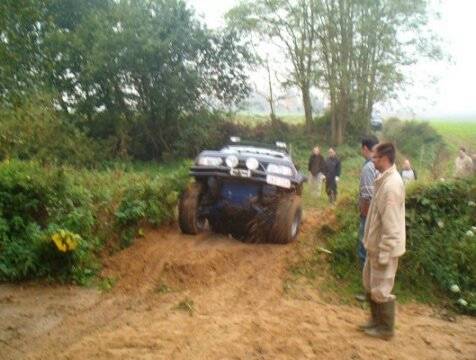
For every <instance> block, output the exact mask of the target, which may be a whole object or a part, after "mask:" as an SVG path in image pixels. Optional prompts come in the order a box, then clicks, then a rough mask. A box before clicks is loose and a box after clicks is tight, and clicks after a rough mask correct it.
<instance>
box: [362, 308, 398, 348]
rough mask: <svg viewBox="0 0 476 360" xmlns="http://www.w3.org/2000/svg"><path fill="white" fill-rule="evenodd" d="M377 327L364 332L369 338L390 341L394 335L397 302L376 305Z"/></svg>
mask: <svg viewBox="0 0 476 360" xmlns="http://www.w3.org/2000/svg"><path fill="white" fill-rule="evenodd" d="M376 309H377V326H375V327H372V328H370V329H367V330H364V331H365V333H366V334H367V335H369V336H373V337H376V338H379V339H384V340H390V339H391V338H392V337H393V335H394V327H395V301H389V302H386V303H381V304H379V303H376Z"/></svg>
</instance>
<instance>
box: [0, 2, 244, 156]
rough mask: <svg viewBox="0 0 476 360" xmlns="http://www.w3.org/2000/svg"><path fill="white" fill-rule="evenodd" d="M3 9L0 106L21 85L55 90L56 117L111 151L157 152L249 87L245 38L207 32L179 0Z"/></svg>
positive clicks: (15, 96)
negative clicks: (204, 114)
mask: <svg viewBox="0 0 476 360" xmlns="http://www.w3.org/2000/svg"><path fill="white" fill-rule="evenodd" d="M19 3H22V4H21V5H22V6H20V5H19ZM1 6H2V8H1V10H2V15H0V21H1V22H0V45H1V47H0V52H1V53H0V54H2V55H5V56H2V57H1V58H0V80H2V81H1V83H2V86H1V87H0V99H1V100H0V105H3V106H14V105H15V104H16V103H18V102H19V101H21V99H22V98H23V97H24V96H23V95H24V94H25V91H26V89H30V90H31V89H32V88H36V89H38V90H42V91H48V92H49V93H53V94H55V99H54V100H55V101H54V105H55V109H57V111H59V112H60V113H61V116H62V117H63V118H65V119H67V120H68V121H69V122H70V123H72V124H74V126H76V127H78V128H79V129H81V130H82V131H84V132H85V133H86V134H87V135H89V136H91V137H93V138H95V139H107V140H108V141H109V142H110V143H111V144H112V145H111V146H112V148H113V152H114V153H115V154H116V155H124V156H127V155H136V156H140V157H142V158H144V159H158V158H160V157H161V156H162V154H163V153H164V152H171V151H172V149H173V148H174V142H175V141H176V140H177V139H178V138H180V134H181V131H182V129H183V128H184V127H186V126H188V125H189V122H193V121H195V120H196V119H194V118H193V117H192V116H190V114H192V113H194V112H198V111H201V110H203V109H212V108H217V107H226V106H230V105H232V104H234V103H235V102H237V101H239V100H241V99H242V98H243V97H244V96H245V95H246V94H247V92H248V85H247V74H246V66H247V63H248V62H249V61H250V59H251V57H250V56H249V53H248V51H247V47H246V44H244V43H242V42H241V41H240V39H239V38H238V36H237V34H236V33H235V32H224V31H211V30H209V29H207V28H206V27H205V26H204V25H203V24H201V23H200V22H199V21H198V20H197V19H196V18H195V16H194V13H193V12H192V11H191V10H190V9H189V8H188V7H187V6H186V4H185V2H184V1H182V0H152V1H146V0H139V1H130V0H120V1H109V0H80V1H73V0H66V1H62V0H47V1H39V0H22V1H20V2H16V1H11V0H7V1H6V2H5V3H3V4H2V5H1ZM18 40H21V41H18ZM33 75H34V76H33ZM4 79H6V80H8V81H3V80H4Z"/></svg>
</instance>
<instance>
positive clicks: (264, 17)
mask: <svg viewBox="0 0 476 360" xmlns="http://www.w3.org/2000/svg"><path fill="white" fill-rule="evenodd" d="M226 16H227V19H228V24H229V26H231V27H233V28H234V29H239V30H241V31H243V32H246V33H248V34H258V35H259V37H260V39H261V40H266V41H272V42H274V43H275V44H276V45H277V46H279V47H280V48H281V49H282V51H283V57H285V58H288V59H289V60H290V62H291V65H292V67H291V68H292V70H291V72H290V74H289V81H288V83H289V84H292V85H296V86H298V87H299V89H300V90H301V95H302V101H303V106H304V113H305V119H306V126H307V127H310V125H311V122H312V106H311V87H312V85H313V84H314V78H315V73H316V72H317V69H316V64H317V61H316V60H317V47H316V46H317V39H316V37H317V29H316V27H315V25H316V22H315V16H316V8H315V4H314V1H313V0H258V1H251V0H244V1H242V2H241V3H240V4H239V5H238V6H236V7H235V8H233V9H232V10H230V11H229V12H228V14H227V15H226Z"/></svg>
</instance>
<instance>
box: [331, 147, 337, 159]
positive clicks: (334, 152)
mask: <svg viewBox="0 0 476 360" xmlns="http://www.w3.org/2000/svg"><path fill="white" fill-rule="evenodd" d="M329 156H330V157H335V156H336V151H335V150H334V148H329Z"/></svg>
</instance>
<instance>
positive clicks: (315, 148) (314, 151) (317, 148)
mask: <svg viewBox="0 0 476 360" xmlns="http://www.w3.org/2000/svg"><path fill="white" fill-rule="evenodd" d="M320 152H321V151H320V150H319V146H314V149H312V153H313V154H314V155H319V153H320Z"/></svg>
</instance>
